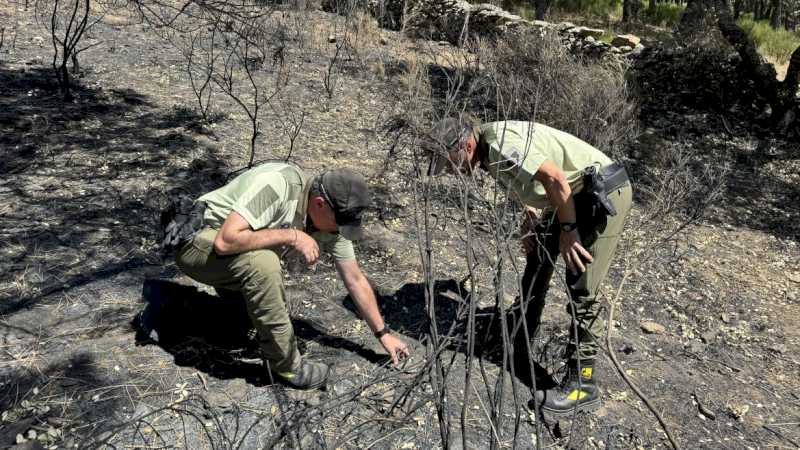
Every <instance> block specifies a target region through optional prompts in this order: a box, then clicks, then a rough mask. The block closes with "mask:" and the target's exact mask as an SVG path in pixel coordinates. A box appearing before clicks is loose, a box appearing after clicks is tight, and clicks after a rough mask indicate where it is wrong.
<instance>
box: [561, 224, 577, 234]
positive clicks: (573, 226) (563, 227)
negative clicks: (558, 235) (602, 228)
mask: <svg viewBox="0 0 800 450" xmlns="http://www.w3.org/2000/svg"><path fill="white" fill-rule="evenodd" d="M576 228H578V224H577V223H575V222H564V223H562V224H561V231H566V232H567V233H569V232H570V231H572V230H574V229H576Z"/></svg>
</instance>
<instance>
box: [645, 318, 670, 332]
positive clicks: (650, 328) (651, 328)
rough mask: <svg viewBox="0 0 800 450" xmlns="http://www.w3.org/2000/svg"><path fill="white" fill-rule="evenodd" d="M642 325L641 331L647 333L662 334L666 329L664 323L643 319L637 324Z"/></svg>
mask: <svg viewBox="0 0 800 450" xmlns="http://www.w3.org/2000/svg"><path fill="white" fill-rule="evenodd" d="M639 326H641V327H642V331H644V332H645V333H647V334H664V333H666V331H667V329H666V328H664V325H661V324H659V323H655V322H650V321H645V322H642V323H640V324H639Z"/></svg>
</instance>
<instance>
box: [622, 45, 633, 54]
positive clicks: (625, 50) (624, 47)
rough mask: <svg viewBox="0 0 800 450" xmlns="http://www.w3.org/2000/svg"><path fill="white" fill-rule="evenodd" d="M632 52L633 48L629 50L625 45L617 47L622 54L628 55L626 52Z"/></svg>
mask: <svg viewBox="0 0 800 450" xmlns="http://www.w3.org/2000/svg"><path fill="white" fill-rule="evenodd" d="M632 50H633V48H631V47H628V46H627V45H624V46H622V47H619V51H621V52H622V53H628V52H630V51H632Z"/></svg>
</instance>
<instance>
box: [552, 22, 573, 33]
mask: <svg viewBox="0 0 800 450" xmlns="http://www.w3.org/2000/svg"><path fill="white" fill-rule="evenodd" d="M555 27H556V30H558V31H560V32H566V31H567V30H569V29H570V28H575V24H574V23H572V22H560V23H557V24H556V25H555Z"/></svg>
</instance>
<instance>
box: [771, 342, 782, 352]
mask: <svg viewBox="0 0 800 450" xmlns="http://www.w3.org/2000/svg"><path fill="white" fill-rule="evenodd" d="M769 349H770V350H772V351H773V352H776V353H786V345H785V344H775V345H772V346H770V347H769Z"/></svg>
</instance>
